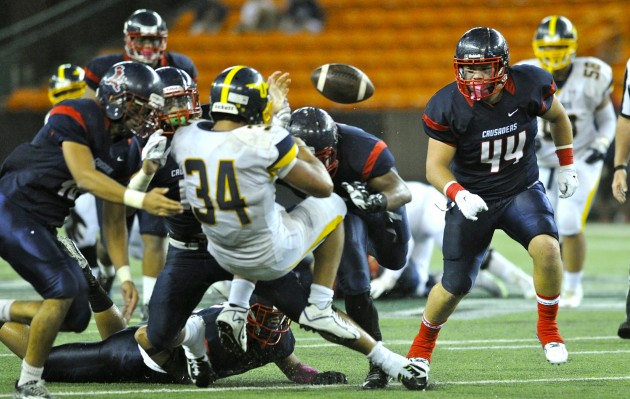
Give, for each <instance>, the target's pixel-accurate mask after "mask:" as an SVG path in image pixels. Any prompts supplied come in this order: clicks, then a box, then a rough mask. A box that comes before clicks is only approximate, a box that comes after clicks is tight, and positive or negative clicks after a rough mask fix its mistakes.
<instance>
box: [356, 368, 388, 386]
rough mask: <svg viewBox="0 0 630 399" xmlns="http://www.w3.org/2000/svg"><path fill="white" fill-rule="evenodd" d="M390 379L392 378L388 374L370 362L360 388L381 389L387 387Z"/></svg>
mask: <svg viewBox="0 0 630 399" xmlns="http://www.w3.org/2000/svg"><path fill="white" fill-rule="evenodd" d="M391 379H392V378H391V377H390V376H388V375H387V373H385V371H383V369H382V368H380V367H378V366H377V365H376V364H374V363H372V362H370V371H369V372H368V375H367V377H365V381H363V385H362V386H361V388H363V389H382V388H385V387H387V384H389V382H390V381H391Z"/></svg>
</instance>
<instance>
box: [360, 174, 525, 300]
mask: <svg viewBox="0 0 630 399" xmlns="http://www.w3.org/2000/svg"><path fill="white" fill-rule="evenodd" d="M406 184H407V187H409V190H411V195H412V198H413V199H412V200H411V202H410V203H408V204H407V205H406V208H407V209H406V210H407V218H408V219H409V226H410V230H411V241H410V243H409V244H410V245H409V246H410V248H409V253H408V255H407V263H406V265H405V268H404V269H400V270H390V269H385V268H383V269H382V272H381V274H380V275H379V276H378V277H377V278H375V279H373V280H372V283H371V286H372V288H371V295H372V298H374V299H376V298H379V297H380V296H381V295H385V294H388V293H393V294H403V293H398V292H397V290H399V289H406V290H407V292H409V293H410V294H411V295H413V296H420V297H421V296H427V295H428V294H429V289H430V287H427V282H429V281H430V279H429V264H430V261H431V256H432V254H433V248H434V247H437V248H439V249H440V250H442V242H443V239H444V209H446V202H445V198H444V195H443V194H442V193H440V192H439V191H437V190H436V189H435V188H434V187H433V186H430V185H428V184H425V183H421V182H416V181H407V182H406ZM408 267H410V268H411V270H407V268H408ZM484 273H485V274H486V275H485V276H484ZM405 276H407V277H406V278H404V277H405ZM494 276H496V277H498V278H499V279H500V281H501V282H505V283H510V284H515V285H517V286H518V287H519V288H520V290H521V293H522V294H523V296H524V297H525V298H527V299H534V298H535V297H536V290H535V288H534V282H533V280H532V277H531V276H530V275H528V274H527V273H525V272H524V271H523V270H522V269H521V268H519V267H518V266H516V265H515V264H513V263H512V262H510V261H509V260H508V259H507V258H505V257H504V256H503V255H501V254H500V253H499V252H498V251H496V250H494V249H492V248H490V249H488V252H486V255H485V256H484V260H483V261H482V263H481V271H480V272H479V274H478V275H477V280H475V284H474V287H478V288H482V289H486V290H487V291H488V292H490V293H491V294H493V295H498V296H499V297H503V296H505V295H507V292H506V293H505V295H504V293H503V291H504V290H506V288H505V287H504V286H501V285H498V284H497V283H496V282H494V280H493V279H494ZM482 278H483V280H482ZM438 280H439V278H438ZM486 280H488V281H486ZM431 283H432V284H435V280H433V281H431ZM431 286H432V285H431Z"/></svg>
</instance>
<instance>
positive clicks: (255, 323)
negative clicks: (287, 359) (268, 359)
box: [245, 303, 291, 347]
mask: <svg viewBox="0 0 630 399" xmlns="http://www.w3.org/2000/svg"><path fill="white" fill-rule="evenodd" d="M290 325H291V320H289V318H288V317H287V316H286V315H285V314H284V313H282V312H280V311H279V310H278V309H276V308H274V307H271V306H267V305H263V304H262V303H255V304H253V305H252V306H250V308H249V310H248V311H247V325H246V326H245V330H246V331H247V335H249V336H250V337H251V338H252V339H254V340H255V341H258V342H259V343H260V346H261V347H264V346H273V345H276V344H277V343H278V342H280V340H281V339H282V337H283V336H284V335H285V334H286V333H287V332H288V331H289V326H290Z"/></svg>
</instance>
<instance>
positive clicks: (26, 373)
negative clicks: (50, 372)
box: [18, 360, 44, 386]
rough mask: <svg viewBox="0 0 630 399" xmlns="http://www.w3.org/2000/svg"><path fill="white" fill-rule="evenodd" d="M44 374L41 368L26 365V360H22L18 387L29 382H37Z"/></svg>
mask: <svg viewBox="0 0 630 399" xmlns="http://www.w3.org/2000/svg"><path fill="white" fill-rule="evenodd" d="M43 373H44V368H43V367H33V366H31V365H30V364H28V363H26V360H22V371H21V372H20V380H19V381H18V386H21V385H24V384H26V383H27V382H29V381H39V380H41V379H42V374H43Z"/></svg>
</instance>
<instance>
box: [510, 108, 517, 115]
mask: <svg viewBox="0 0 630 399" xmlns="http://www.w3.org/2000/svg"><path fill="white" fill-rule="evenodd" d="M517 112H518V109H516V110H514V111H512V112H508V116H512V115H514V114H515V113H517Z"/></svg>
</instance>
